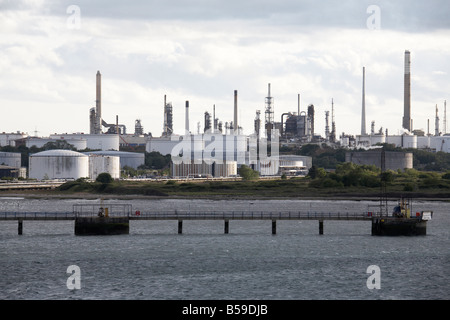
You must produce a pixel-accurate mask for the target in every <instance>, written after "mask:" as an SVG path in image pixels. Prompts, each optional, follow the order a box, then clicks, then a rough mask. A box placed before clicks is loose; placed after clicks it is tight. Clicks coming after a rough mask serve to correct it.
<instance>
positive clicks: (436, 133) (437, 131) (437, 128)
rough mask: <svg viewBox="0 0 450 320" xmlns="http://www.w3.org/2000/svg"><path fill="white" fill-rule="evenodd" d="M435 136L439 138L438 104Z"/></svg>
mask: <svg viewBox="0 0 450 320" xmlns="http://www.w3.org/2000/svg"><path fill="white" fill-rule="evenodd" d="M434 135H435V136H439V135H440V134H439V112H438V106H437V104H436V118H435V122H434Z"/></svg>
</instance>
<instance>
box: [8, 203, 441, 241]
mask: <svg viewBox="0 0 450 320" xmlns="http://www.w3.org/2000/svg"><path fill="white" fill-rule="evenodd" d="M99 209H101V210H99ZM432 213H433V212H432V211H422V212H416V216H415V217H410V218H405V219H402V218H398V217H393V216H382V215H381V214H378V213H375V214H374V213H373V212H363V213H348V212H345V213H339V212H290V211H288V212H266V211H239V212H236V211H228V212H222V211H221V212H214V211H207V212H189V211H181V212H180V211H177V210H175V211H166V212H161V211H157V212H141V211H140V210H138V211H133V210H131V205H118V204H114V205H108V206H106V205H105V206H104V205H101V206H100V207H99V206H98V205H74V210H73V212H68V211H67V212H39V211H36V212H35V211H30V212H14V211H12V212H0V221H2V220H9V221H11V220H17V221H18V234H19V235H21V234H23V221H24V220H27V221H39V220H40V221H53V220H54V221H56V220H58V221H62V220H72V221H74V220H75V234H77V235H78V234H80V235H82V234H83V235H88V234H97V235H100V234H128V233H129V221H130V220H141V221H142V220H173V221H178V233H179V234H182V233H183V221H184V220H189V221H192V220H223V221H224V233H225V234H228V233H229V231H230V228H229V223H230V220H235V221H237V220H253V221H256V220H264V221H272V234H273V235H275V234H276V233H277V220H282V221H284V220H288V221H294V220H316V221H319V234H320V235H322V234H324V226H323V223H324V221H325V220H327V221H330V220H335V221H368V222H371V223H372V235H426V227H427V221H429V220H431V217H432Z"/></svg>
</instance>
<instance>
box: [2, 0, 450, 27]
mask: <svg viewBox="0 0 450 320" xmlns="http://www.w3.org/2000/svg"><path fill="white" fill-rule="evenodd" d="M28 3H29V2H28V1H25V0H23V1H11V0H3V1H2V0H0V10H5V9H9V10H25V9H26V8H27V6H29V4H28ZM72 4H76V5H78V6H79V7H80V8H81V11H82V15H83V16H84V17H89V18H109V19H121V20H122V19H123V20H133V19H139V20H167V21H170V20H187V21H189V20H233V19H244V20H253V19H258V20H264V22H267V23H268V24H275V25H290V26H299V27H310V28H314V27H345V28H366V21H367V19H368V18H369V16H370V13H367V8H368V7H369V6H370V5H376V6H378V7H379V8H380V17H381V28H382V29H393V30H401V31H410V32H417V31H427V30H430V29H440V28H449V27H450V21H449V20H448V16H449V13H450V6H448V1H447V0H428V1H420V0H417V1H410V0H396V1H388V0H363V1H361V0H347V1H336V0H324V1H314V0H301V1H298V0H297V1H296V0H277V1H275V0H246V1H242V0H241V1H237V0H229V1H220V0H184V1H183V0H177V1H167V0H151V1H145V0H135V1H123V0H114V1H111V0H110V1H107V0H97V1H88V0H79V1H73V0H63V1H55V0H48V1H46V2H45V4H43V5H42V6H41V10H42V11H44V12H45V13H49V14H53V15H65V14H66V8H67V7H68V6H69V5H72Z"/></svg>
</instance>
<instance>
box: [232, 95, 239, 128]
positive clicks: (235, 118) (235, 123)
mask: <svg viewBox="0 0 450 320" xmlns="http://www.w3.org/2000/svg"><path fill="white" fill-rule="evenodd" d="M237 95H238V94H237V90H234V121H233V127H234V133H235V134H239V126H238V105H237Z"/></svg>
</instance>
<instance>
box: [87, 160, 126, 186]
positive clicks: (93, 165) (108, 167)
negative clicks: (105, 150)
mask: <svg viewBox="0 0 450 320" xmlns="http://www.w3.org/2000/svg"><path fill="white" fill-rule="evenodd" d="M104 172H105V173H109V174H110V175H111V177H112V178H113V179H119V178H120V158H119V157H113V156H102V155H97V154H91V155H89V179H92V180H95V179H97V177H98V175H99V174H100V173H104Z"/></svg>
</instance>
